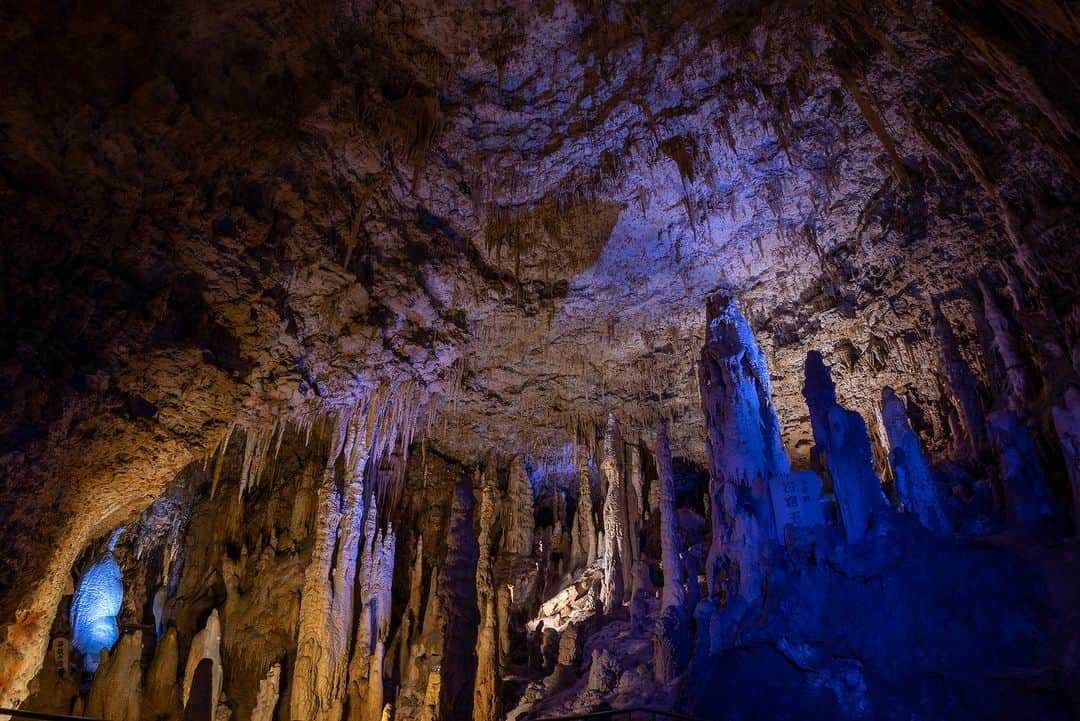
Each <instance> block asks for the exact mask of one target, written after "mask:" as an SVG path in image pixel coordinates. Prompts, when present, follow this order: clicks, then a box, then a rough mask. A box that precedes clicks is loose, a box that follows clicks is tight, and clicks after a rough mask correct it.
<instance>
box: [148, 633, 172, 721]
mask: <svg viewBox="0 0 1080 721" xmlns="http://www.w3.org/2000/svg"><path fill="white" fill-rule="evenodd" d="M179 672H180V657H179V650H178V648H177V639H176V629H175V628H170V629H169V630H167V631H166V632H165V633H164V635H162V637H161V638H160V639H159V640H158V643H157V648H156V649H155V650H154V660H153V661H151V662H150V667H149V668H148V669H147V671H146V692H145V693H144V694H143V703H142V709H141V714H142V715H141V717H142V718H149V719H159V720H164V721H174V720H175V719H179V718H180V712H181V708H182V706H181V698H180V688H179V687H178V686H177V683H176V679H177V677H178V676H179Z"/></svg>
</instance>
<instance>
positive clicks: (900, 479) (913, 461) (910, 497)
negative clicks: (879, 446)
mask: <svg viewBox="0 0 1080 721" xmlns="http://www.w3.org/2000/svg"><path fill="white" fill-rule="evenodd" d="M881 416H882V419H883V421H884V424H885V432H886V435H887V436H888V439H889V446H890V450H889V463H890V465H891V466H892V469H893V475H894V477H895V478H896V492H897V496H898V497H899V499H900V502H901V503H902V504H903V505H904V506H905V508H906V509H907V510H908V511H909V512H913V513H916V514H917V515H918V516H919V520H920V521H921V522H922V524H923V525H924V526H926V527H927V528H929V529H930V530H931V531H933V532H935V533H950V532H951V531H952V527H951V525H950V523H949V519H948V516H947V515H946V514H945V503H944V498H943V497H942V493H941V491H940V489H939V488H938V484H937V480H936V479H935V478H934V471H933V469H932V468H930V464H929V463H928V462H927V459H926V453H925V452H924V451H923V447H922V443H920V441H919V437H918V436H917V435H915V433H914V432H913V431H912V430H911V426H910V425H909V424H908V418H907V409H906V408H905V406H904V402H903V401H902V400H901V399H900V397H899V396H897V395H896V392H895V391H893V389H892V388H888V387H886V388H885V389H884V390H883V391H882V392H881Z"/></svg>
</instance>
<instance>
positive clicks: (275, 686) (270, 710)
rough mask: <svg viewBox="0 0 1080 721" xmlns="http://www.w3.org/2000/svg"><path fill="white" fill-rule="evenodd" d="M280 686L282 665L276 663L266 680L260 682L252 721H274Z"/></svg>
mask: <svg viewBox="0 0 1080 721" xmlns="http://www.w3.org/2000/svg"><path fill="white" fill-rule="evenodd" d="M280 686H281V664H280V663H275V664H274V665H273V666H271V667H270V670H269V671H267V672H266V678H264V679H262V680H261V681H259V695H258V696H257V697H256V699H255V708H254V709H253V710H252V711H251V721H274V711H275V710H276V709H277V702H278V694H279V692H280Z"/></svg>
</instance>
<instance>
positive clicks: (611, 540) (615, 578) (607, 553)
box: [600, 415, 633, 613]
mask: <svg viewBox="0 0 1080 721" xmlns="http://www.w3.org/2000/svg"><path fill="white" fill-rule="evenodd" d="M621 457H622V438H621V437H620V435H619V426H618V422H617V421H616V420H615V416H614V415H609V416H608V424H607V431H606V432H605V433H604V457H603V461H602V462H601V463H600V472H601V473H603V474H604V480H605V481H606V485H607V496H605V497H604V553H603V555H604V585H603V588H602V591H601V598H602V600H603V604H604V612H605V613H611V612H612V611H614V610H615V609H617V608H619V607H620V606H622V604H623V601H624V598H623V596H624V594H625V591H626V589H627V585H628V584H627V583H626V580H625V579H626V574H625V571H624V567H625V566H627V565H628V564H631V563H633V559H632V558H631V557H630V555H629V552H628V551H629V548H628V546H629V543H628V539H627V537H626V489H625V485H624V482H623V469H622V463H621Z"/></svg>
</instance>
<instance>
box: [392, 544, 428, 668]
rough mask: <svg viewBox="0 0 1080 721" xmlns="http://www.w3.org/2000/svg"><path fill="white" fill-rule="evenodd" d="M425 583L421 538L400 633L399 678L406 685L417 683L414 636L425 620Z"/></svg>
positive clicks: (398, 639)
mask: <svg viewBox="0 0 1080 721" xmlns="http://www.w3.org/2000/svg"><path fill="white" fill-rule="evenodd" d="M423 581H424V537H423V536H420V537H419V538H417V541H416V554H415V556H414V559H413V565H412V570H411V571H410V573H409V602H408V605H407V606H406V607H405V613H404V615H403V616H402V619H401V630H400V631H399V632H398V636H397V644H398V646H397V647H398V678H400V679H401V680H402V681H403V682H405V683H416V681H417V679H416V678H414V677H413V672H414V671H415V670H416V669H415V667H414V666H413V665H412V647H413V636H414V634H415V633H418V632H419V631H420V630H421V624H422V622H423V619H422V618H421V615H420V614H421V606H422V605H423V599H422V589H423Z"/></svg>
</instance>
